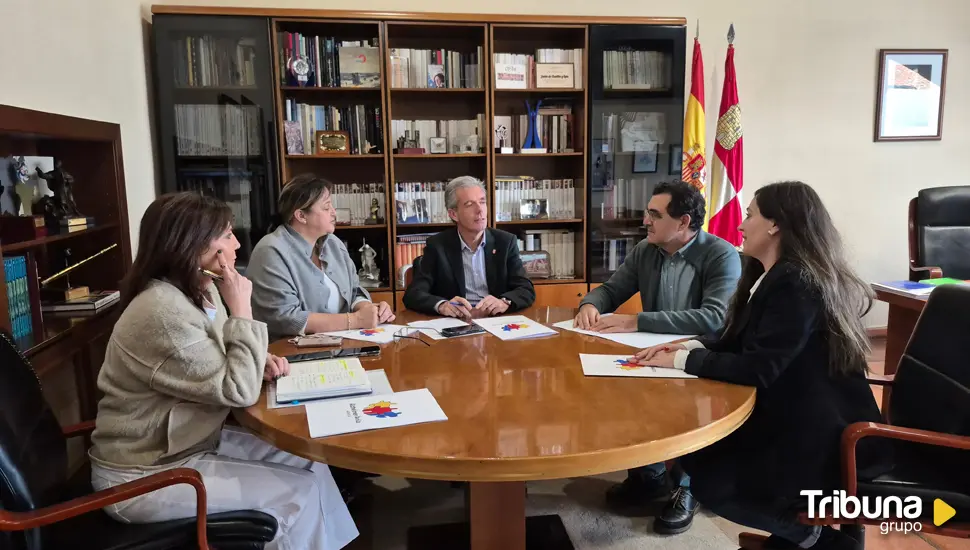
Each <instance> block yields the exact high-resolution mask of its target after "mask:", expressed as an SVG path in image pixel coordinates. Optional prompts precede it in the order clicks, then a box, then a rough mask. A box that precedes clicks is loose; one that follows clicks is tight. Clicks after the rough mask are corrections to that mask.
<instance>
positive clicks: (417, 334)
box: [394, 327, 441, 347]
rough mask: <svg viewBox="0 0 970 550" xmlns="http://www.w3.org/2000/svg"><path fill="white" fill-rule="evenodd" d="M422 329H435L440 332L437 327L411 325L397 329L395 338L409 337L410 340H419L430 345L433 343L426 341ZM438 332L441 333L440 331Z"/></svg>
mask: <svg viewBox="0 0 970 550" xmlns="http://www.w3.org/2000/svg"><path fill="white" fill-rule="evenodd" d="M422 330H433V331H435V332H438V329H436V328H430V327H426V328H420V329H417V328H411V327H404V328H399V329H397V330H396V331H395V332H394V339H395V340H397V339H398V338H408V339H410V340H417V341H418V342H421V343H422V344H424V345H426V346H428V347H430V346H431V344H429V343H427V342H425V341H424V340H423V339H422V338H421V331H422ZM438 334H441V333H440V332H438Z"/></svg>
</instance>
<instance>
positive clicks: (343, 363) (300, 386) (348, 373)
mask: <svg viewBox="0 0 970 550" xmlns="http://www.w3.org/2000/svg"><path fill="white" fill-rule="evenodd" d="M371 391H373V389H372V387H371V381H370V378H368V376H367V371H365V370H364V367H363V366H362V365H361V364H360V360H359V359H357V358H356V357H350V358H346V359H327V360H325V361H306V362H300V363H290V374H288V375H286V376H283V377H281V378H280V379H279V380H277V381H276V400H277V401H278V402H280V403H286V402H290V401H302V400H306V399H318V398H323V397H344V396H348V395H363V394H368V393H371Z"/></svg>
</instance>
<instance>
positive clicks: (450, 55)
mask: <svg viewBox="0 0 970 550" xmlns="http://www.w3.org/2000/svg"><path fill="white" fill-rule="evenodd" d="M390 54H391V67H390V72H391V88H398V89H407V88H411V89H414V88H484V87H485V83H484V81H483V79H482V71H481V69H480V60H481V59H482V55H483V53H482V47H481V46H478V47H476V48H475V51H474V52H458V51H451V50H444V49H439V50H423V49H414V48H391V52H390Z"/></svg>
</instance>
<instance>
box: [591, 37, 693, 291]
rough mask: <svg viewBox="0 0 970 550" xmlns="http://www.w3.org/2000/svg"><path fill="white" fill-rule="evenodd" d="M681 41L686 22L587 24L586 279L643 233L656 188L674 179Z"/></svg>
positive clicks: (604, 273) (597, 278)
mask: <svg viewBox="0 0 970 550" xmlns="http://www.w3.org/2000/svg"><path fill="white" fill-rule="evenodd" d="M685 39H686V30H685V28H684V27H666V26H651V25H591V26H590V33H589V44H590V51H589V71H590V73H589V81H590V120H589V136H590V137H589V139H590V143H589V151H590V167H589V171H590V173H589V190H590V191H589V219H588V224H587V227H588V231H589V235H588V238H589V246H588V255H589V256H588V261H587V264H586V265H587V266H589V267H588V269H589V282H590V283H602V282H604V281H606V280H607V279H609V278H610V276H611V275H612V274H613V273H614V272H615V271H616V270H617V268H618V267H619V266H620V265H621V264H622V263H623V259H624V258H625V257H626V254H627V253H628V252H629V251H631V250H632V249H633V247H634V246H635V245H636V244H637V243H638V242H640V241H641V240H642V239H643V238H645V237H646V228H645V227H644V226H643V215H644V211H645V209H646V206H647V203H648V202H649V201H650V197H651V195H652V192H653V189H654V187H655V186H656V185H657V184H658V183H660V182H664V181H671V180H679V179H680V175H681V169H680V165H681V153H680V148H681V144H682V142H683V126H684V62H685V54H686V52H685V46H686V43H685Z"/></svg>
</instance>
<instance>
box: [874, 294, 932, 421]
mask: <svg viewBox="0 0 970 550" xmlns="http://www.w3.org/2000/svg"><path fill="white" fill-rule="evenodd" d="M873 290H874V291H875V292H876V299H877V300H879V301H882V302H886V303H888V304H889V321H888V323H887V324H886V364H885V366H884V367H883V369H884V373H885V374H896V368H897V367H898V366H899V359H900V358H901V357H902V356H903V352H904V351H906V345H907V344H908V343H909V337H910V336H912V335H913V329H915V328H916V321H917V320H918V319H919V316H920V313H922V312H923V306H924V305H926V298H927V297H922V298H915V297H912V296H900V295H898V294H893V293H891V292H886V291H884V290H879V289H877V288H873ZM889 395H890V388H889V387H886V388H883V392H882V410H883V411H886V410H888V407H889Z"/></svg>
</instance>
